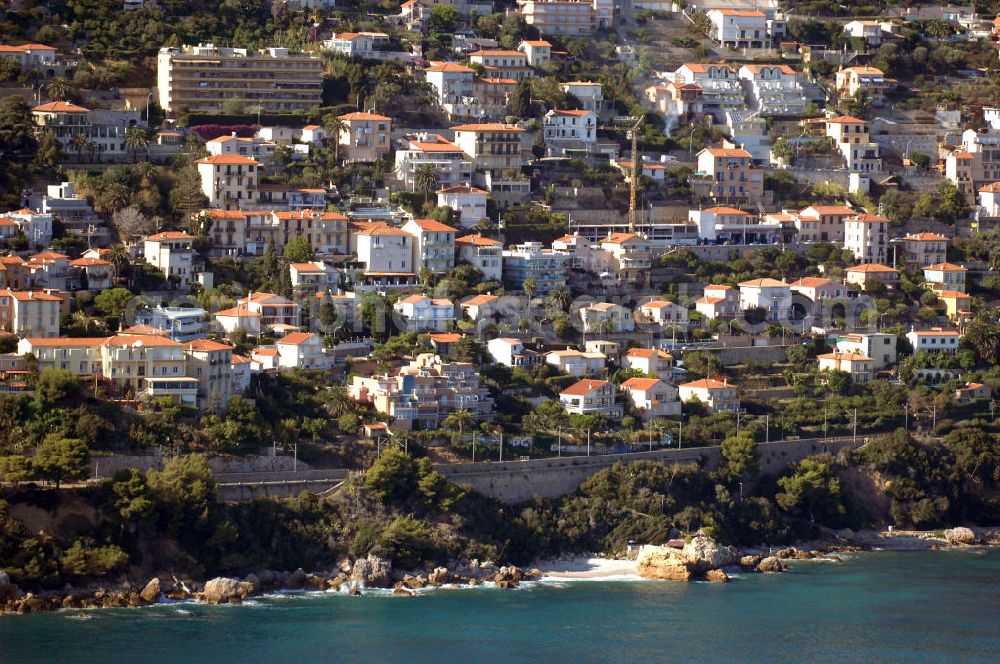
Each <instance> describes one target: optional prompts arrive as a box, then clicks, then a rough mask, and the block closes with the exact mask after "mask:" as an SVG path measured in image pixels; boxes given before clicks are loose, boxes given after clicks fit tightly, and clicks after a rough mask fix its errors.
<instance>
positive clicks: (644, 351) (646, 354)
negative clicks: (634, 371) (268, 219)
mask: <svg viewBox="0 0 1000 664" xmlns="http://www.w3.org/2000/svg"><path fill="white" fill-rule="evenodd" d="M625 357H641V358H644V359H647V360H648V359H651V358H654V357H661V358H663V359H665V360H666V359H673V357H674V356H673V355H671V354H670V353H667V352H664V351H662V350H657V349H656V348H629V349H628V352H627V353H625Z"/></svg>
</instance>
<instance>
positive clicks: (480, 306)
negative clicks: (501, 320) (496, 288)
mask: <svg viewBox="0 0 1000 664" xmlns="http://www.w3.org/2000/svg"><path fill="white" fill-rule="evenodd" d="M499 299H500V298H499V297H497V296H496V295H490V294H489V293H485V294H483V295H473V296H472V297H470V298H468V299H466V300H463V301H462V303H461V304H459V305H458V306H459V307H461V309H462V312H463V313H465V315H466V316H468V317H469V319H470V320H474V321H477V322H479V321H486V320H488V319H490V318H492V317H493V316H495V315H497V314H498V313H499V307H498V300H499Z"/></svg>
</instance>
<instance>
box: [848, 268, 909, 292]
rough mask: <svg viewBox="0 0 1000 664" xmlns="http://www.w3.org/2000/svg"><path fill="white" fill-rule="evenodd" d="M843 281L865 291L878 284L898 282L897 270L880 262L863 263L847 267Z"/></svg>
mask: <svg viewBox="0 0 1000 664" xmlns="http://www.w3.org/2000/svg"><path fill="white" fill-rule="evenodd" d="M846 275H847V276H846V277H845V279H844V281H845V282H846V283H849V284H855V285H857V286H860V287H861V290H863V291H867V290H871V289H872V288H877V287H880V286H883V285H885V286H893V285H895V284H898V283H899V272H897V271H896V270H895V269H894V268H891V267H889V266H888V265H882V264H881V263H864V264H862V265H855V266H854V267H849V268H847V272H846Z"/></svg>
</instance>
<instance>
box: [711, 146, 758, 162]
mask: <svg viewBox="0 0 1000 664" xmlns="http://www.w3.org/2000/svg"><path fill="white" fill-rule="evenodd" d="M705 150H706V151H707V152H708V154H710V155H712V156H713V157H746V158H747V159H750V158H751V157H752V155H751V154H750V153H749V152H747V151H746V150H744V149H743V148H705Z"/></svg>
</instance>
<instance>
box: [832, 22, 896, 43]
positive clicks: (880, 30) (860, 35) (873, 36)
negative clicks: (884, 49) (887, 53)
mask: <svg viewBox="0 0 1000 664" xmlns="http://www.w3.org/2000/svg"><path fill="white" fill-rule="evenodd" d="M893 27H894V26H893V24H892V23H890V22H888V21H876V20H861V19H858V20H854V21H850V22H848V23H845V24H844V36H845V37H847V38H849V39H860V40H862V41H863V42H864V43H865V45H866V46H874V47H876V48H878V47H879V46H881V45H882V42H883V40H885V41H889V40H892V39H894V38H896V35H894V34H893Z"/></svg>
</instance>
